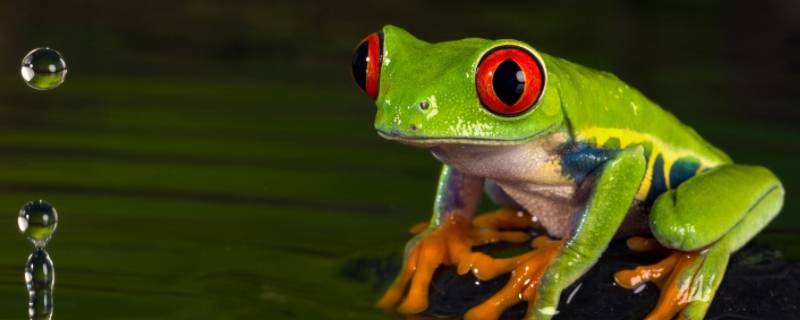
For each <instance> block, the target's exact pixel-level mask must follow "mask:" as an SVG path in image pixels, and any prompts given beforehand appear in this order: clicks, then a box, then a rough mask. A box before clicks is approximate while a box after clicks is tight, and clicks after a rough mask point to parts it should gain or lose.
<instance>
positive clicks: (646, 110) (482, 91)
mask: <svg viewBox="0 0 800 320" xmlns="http://www.w3.org/2000/svg"><path fill="white" fill-rule="evenodd" d="M352 67H353V70H352V71H353V76H354V79H355V81H356V83H357V84H358V86H359V87H360V88H361V89H362V90H363V91H364V93H365V94H366V95H367V96H368V97H370V98H372V99H373V100H374V101H375V104H376V106H377V114H376V116H375V129H376V130H377V132H378V134H379V135H380V136H382V137H384V138H386V139H389V140H394V141H397V142H400V143H404V144H408V145H411V146H415V147H421V148H424V149H427V150H429V151H430V152H431V153H432V154H433V156H434V157H436V159H438V160H439V161H441V162H442V163H443V167H442V171H441V174H440V176H439V182H438V186H437V191H436V196H435V200H434V206H433V216H432V217H431V219H430V222H429V223H427V224H425V225H423V226H422V227H420V228H418V230H417V231H418V234H417V235H416V236H415V237H414V238H413V239H411V240H410V242H409V243H408V245H407V246H406V250H405V259H404V262H403V266H402V269H401V271H400V274H399V275H398V276H397V278H396V280H395V281H394V283H393V284H392V286H391V287H390V288H389V289H388V290H387V292H386V293H385V294H384V296H383V297H382V298H381V300H380V301H379V302H378V305H379V306H380V307H382V308H384V309H387V310H394V311H397V312H400V313H402V314H409V315H413V314H417V313H420V312H422V311H424V310H425V309H426V308H427V307H428V291H429V285H430V282H431V278H432V275H433V272H434V271H435V270H436V268H438V267H440V266H454V267H456V268H457V270H458V272H459V273H460V274H466V273H468V272H471V273H473V274H474V275H475V276H476V277H477V278H479V279H492V278H495V277H497V276H499V275H502V274H506V273H510V274H511V275H510V280H509V281H508V282H507V284H506V285H505V287H503V288H502V290H500V291H499V292H497V293H496V294H494V296H492V297H491V298H489V299H488V300H486V301H483V302H482V303H480V304H479V305H477V306H475V307H473V308H471V309H470V310H469V311H468V312H467V313H466V314H465V315H464V318H465V319H496V318H498V317H499V316H500V315H501V314H502V312H503V311H504V310H505V309H507V308H509V307H511V306H513V305H515V304H518V303H520V302H523V301H524V302H527V305H528V311H527V315H526V317H527V318H528V319H550V318H551V317H553V316H555V315H556V314H557V313H558V302H559V298H560V296H561V294H562V291H563V290H564V288H566V287H567V286H569V285H570V284H572V283H573V282H575V281H576V280H577V279H578V278H579V277H581V275H583V274H584V273H586V272H587V270H589V269H590V268H591V267H592V265H594V264H595V263H596V262H597V261H598V259H599V258H600V256H601V255H602V254H603V252H604V250H605V249H606V248H607V247H608V245H609V242H610V241H612V239H614V238H619V237H627V238H629V240H628V245H629V247H630V248H631V249H634V250H641V251H643V250H655V249H660V250H666V252H668V254H667V255H666V257H665V258H664V260H662V261H660V262H659V263H657V264H654V265H644V266H639V267H637V268H635V269H630V270H621V271H619V272H617V273H616V274H615V277H614V278H615V279H614V280H615V281H616V282H617V283H618V284H619V285H621V286H624V287H626V288H631V289H635V288H639V287H640V286H642V285H644V284H645V283H646V282H654V283H656V284H658V285H659V287H660V290H661V294H660V296H659V300H658V303H657V305H656V306H655V308H654V309H653V310H652V311H651V313H650V314H649V315H648V317H647V318H648V319H672V318H675V317H678V318H685V319H702V318H703V316H704V315H705V313H706V310H707V309H708V307H709V305H710V304H711V301H712V299H713V297H714V294H715V292H716V291H717V288H718V287H719V285H720V282H721V281H722V277H723V275H724V273H725V268H726V266H727V264H728V260H729V257H730V255H731V253H732V252H734V251H736V250H737V249H739V248H741V247H742V246H743V245H744V244H745V243H747V242H748V241H749V240H750V239H751V238H753V236H755V235H756V234H757V233H758V232H759V231H760V230H762V229H763V228H764V227H765V226H766V225H767V224H768V223H769V222H770V221H771V220H772V219H773V218H774V217H775V216H776V215H777V214H778V212H779V211H780V209H781V207H782V205H783V198H784V189H783V186H782V185H781V182H780V181H779V180H778V178H776V176H775V175H774V174H773V173H772V172H770V171H769V170H768V169H766V168H764V167H760V166H752V165H743V164H737V163H734V162H733V161H732V160H731V158H730V157H729V156H728V155H726V154H725V153H724V152H722V151H721V150H719V149H717V148H716V147H714V146H712V145H711V144H710V143H709V142H707V141H706V140H704V139H703V138H702V137H700V135H698V134H697V133H696V132H695V130H693V129H692V128H690V127H688V126H686V125H684V124H683V123H681V122H680V121H679V120H678V119H677V118H676V117H675V116H673V115H672V114H670V113H669V112H668V111H666V110H664V109H662V108H661V107H659V106H658V105H657V104H655V103H654V102H652V101H650V100H649V99H648V98H646V97H645V96H644V95H643V94H641V93H640V92H639V91H637V90H636V89H634V88H632V87H630V86H629V85H627V84H626V83H624V82H623V81H621V80H620V79H618V78H617V77H616V76H614V75H612V74H610V73H608V72H602V71H598V70H594V69H591V68H587V67H584V66H580V65H578V64H575V63H572V62H569V61H566V60H564V59H560V58H557V57H554V56H550V55H547V54H545V53H543V52H540V51H538V50H536V49H534V48H533V47H532V46H530V45H528V44H527V43H524V42H521V41H517V40H507V39H504V40H494V41H492V40H486V39H477V38H469V39H463V40H457V41H448V42H440V43H428V42H425V41H422V40H419V39H417V38H415V37H414V36H412V35H411V34H409V33H408V32H406V31H404V30H403V29H400V28H398V27H395V26H391V25H388V26H385V27H383V29H382V30H381V31H379V32H376V33H373V34H371V35H369V36H367V37H366V38H365V39H364V40H363V41H362V42H361V43H360V44H359V45H358V47H357V48H356V50H355V52H354V55H353V60H352ZM484 193H486V194H488V197H489V198H490V199H491V200H492V201H493V202H494V203H495V204H496V205H497V206H498V209H497V210H495V211H492V212H489V213H485V214H480V215H478V214H476V209H477V207H478V205H479V202H480V200H481V199H482V198H483V194H484ZM531 227H538V228H541V229H542V230H544V232H545V233H546V235H547V236H540V237H537V238H536V239H534V240H533V241H532V243H531V246H532V249H531V250H530V251H528V252H526V253H523V254H520V255H518V256H515V257H507V258H496V257H492V256H489V255H487V254H485V253H482V252H479V251H476V250H474V248H475V247H476V246H480V245H484V244H488V243H494V242H501V241H509V242H526V241H529V240H530V239H529V237H528V234H527V233H526V232H525V230H526V229H527V228H531ZM598 294H602V293H598Z"/></svg>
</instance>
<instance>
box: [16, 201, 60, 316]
mask: <svg viewBox="0 0 800 320" xmlns="http://www.w3.org/2000/svg"><path fill="white" fill-rule="evenodd" d="M17 224H18V226H19V231H20V232H22V234H23V235H25V237H27V238H28V240H30V241H31V242H32V243H33V245H34V248H33V252H32V253H31V255H30V256H29V257H28V262H26V263H25V287H26V288H27V289H28V318H29V319H31V320H49V319H52V318H53V285H54V283H55V280H56V274H55V269H53V260H50V255H49V254H47V250H46V249H45V246H46V245H47V242H48V241H49V240H50V239H51V238H52V237H53V233H54V232H55V231H56V227H57V226H58V214H57V213H56V209H55V208H53V206H52V205H50V204H49V203H47V202H46V201H44V200H38V201H31V202H28V203H26V204H25V205H24V206H22V209H20V210H19V217H18V218H17Z"/></svg>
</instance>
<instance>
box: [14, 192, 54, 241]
mask: <svg viewBox="0 0 800 320" xmlns="http://www.w3.org/2000/svg"><path fill="white" fill-rule="evenodd" d="M17 224H18V225H19V231H21V232H22V234H24V235H25V236H26V237H27V238H28V240H30V241H31V242H33V245H35V246H36V247H44V246H45V245H47V241H48V240H50V238H51V237H52V236H53V232H55V231H56V227H57V226H58V213H57V212H56V209H55V208H53V206H51V205H50V204H49V203H47V202H45V201H44V200H37V201H31V202H28V203H26V204H25V205H24V206H22V209H20V210H19V217H18V218H17Z"/></svg>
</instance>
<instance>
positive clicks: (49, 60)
mask: <svg viewBox="0 0 800 320" xmlns="http://www.w3.org/2000/svg"><path fill="white" fill-rule="evenodd" d="M20 73H22V79H24V80H25V83H27V84H28V86H29V87H31V88H34V89H36V90H50V89H55V88H56V87H58V86H60V85H61V84H62V83H64V79H65V78H66V76H67V63H66V61H64V58H63V57H62V56H61V54H60V53H58V51H56V50H53V49H50V48H47V47H44V48H36V49H33V50H31V52H28V54H27V55H25V57H24V58H22V66H21V68H20Z"/></svg>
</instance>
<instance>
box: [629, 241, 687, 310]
mask: <svg viewBox="0 0 800 320" xmlns="http://www.w3.org/2000/svg"><path fill="white" fill-rule="evenodd" d="M699 257H701V253H699V252H682V251H673V252H672V253H671V254H670V255H669V256H667V257H666V258H664V259H663V260H661V261H660V262H658V263H656V264H653V265H649V266H639V267H636V268H635V269H632V270H621V271H618V272H617V273H616V274H614V280H615V281H616V282H617V284H619V285H620V286H622V287H624V288H628V289H634V288H638V287H640V286H642V285H644V284H645V283H646V282H652V283H654V284H656V285H657V286H658V287H659V289H660V290H661V293H660V294H659V297H658V303H657V304H656V307H655V308H654V309H653V310H652V311H651V312H650V314H648V315H647V317H646V318H645V319H649V320H657V319H672V318H674V317H675V315H677V314H678V313H679V312H680V311H681V310H683V309H684V308H685V307H686V305H688V304H689V302H691V297H690V290H691V286H690V285H689V284H687V282H686V279H682V278H685V277H684V276H685V274H684V273H685V271H687V269H688V268H689V267H690V266H691V265H692V264H693V263H694V262H695V260H697V259H698V258H699Z"/></svg>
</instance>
